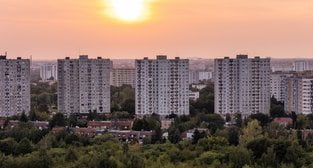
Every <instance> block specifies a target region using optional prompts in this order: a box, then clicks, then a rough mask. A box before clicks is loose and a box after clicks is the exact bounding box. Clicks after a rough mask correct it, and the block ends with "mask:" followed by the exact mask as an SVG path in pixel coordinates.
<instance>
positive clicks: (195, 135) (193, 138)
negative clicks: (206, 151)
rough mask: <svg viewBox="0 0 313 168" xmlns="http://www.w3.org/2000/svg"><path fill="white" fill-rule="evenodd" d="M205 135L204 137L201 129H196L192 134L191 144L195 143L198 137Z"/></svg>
mask: <svg viewBox="0 0 313 168" xmlns="http://www.w3.org/2000/svg"><path fill="white" fill-rule="evenodd" d="M205 137H206V133H205V132H203V131H201V132H200V131H199V130H198V129H196V130H195V131H194V133H193V136H192V144H197V143H198V141H199V140H200V139H202V138H205Z"/></svg>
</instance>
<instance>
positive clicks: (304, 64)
mask: <svg viewBox="0 0 313 168" xmlns="http://www.w3.org/2000/svg"><path fill="white" fill-rule="evenodd" d="M293 66H294V71H296V72H303V71H309V70H310V66H309V63H308V61H304V60H302V61H295V62H294V65H293Z"/></svg>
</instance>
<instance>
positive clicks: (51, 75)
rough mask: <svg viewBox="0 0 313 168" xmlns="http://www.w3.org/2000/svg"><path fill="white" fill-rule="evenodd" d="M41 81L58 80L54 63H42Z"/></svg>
mask: <svg viewBox="0 0 313 168" xmlns="http://www.w3.org/2000/svg"><path fill="white" fill-rule="evenodd" d="M40 78H41V80H42V81H47V80H58V66H57V65H56V64H44V65H42V66H41V67H40Z"/></svg>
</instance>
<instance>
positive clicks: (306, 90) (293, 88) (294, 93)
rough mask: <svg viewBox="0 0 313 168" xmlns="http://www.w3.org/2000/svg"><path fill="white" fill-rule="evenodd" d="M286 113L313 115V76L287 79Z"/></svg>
mask: <svg viewBox="0 0 313 168" xmlns="http://www.w3.org/2000/svg"><path fill="white" fill-rule="evenodd" d="M285 111H286V112H287V113H291V112H295V113H296V114H305V115H307V114H312V113H313V76H312V75H310V76H293V77H290V78H288V79H287V92H286V96H285Z"/></svg>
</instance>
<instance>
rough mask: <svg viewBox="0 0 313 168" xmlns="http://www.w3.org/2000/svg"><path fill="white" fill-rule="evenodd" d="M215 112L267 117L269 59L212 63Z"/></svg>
mask: <svg viewBox="0 0 313 168" xmlns="http://www.w3.org/2000/svg"><path fill="white" fill-rule="evenodd" d="M214 69H215V75H214V76H215V79H214V82H215V113H216V114H221V115H224V116H225V115H226V114H235V113H240V114H242V116H249V115H251V114H255V113H264V114H268V113H269V110H270V98H271V94H270V89H271V68H270V58H260V57H255V58H248V56H247V55H238V56H237V58H236V59H231V58H229V57H225V58H224V59H216V60H215V67H214Z"/></svg>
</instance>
